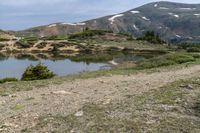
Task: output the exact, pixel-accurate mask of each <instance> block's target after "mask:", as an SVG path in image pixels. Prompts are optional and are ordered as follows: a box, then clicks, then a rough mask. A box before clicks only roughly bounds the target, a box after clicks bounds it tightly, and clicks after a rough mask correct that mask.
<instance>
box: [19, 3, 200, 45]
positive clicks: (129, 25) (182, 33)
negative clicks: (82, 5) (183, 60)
mask: <svg viewBox="0 0 200 133" xmlns="http://www.w3.org/2000/svg"><path fill="white" fill-rule="evenodd" d="M199 18H200V4H185V3H176V2H167V1H162V2H152V3H149V4H145V5H143V6H140V7H137V8H134V9H131V10H128V11H125V12H122V13H119V14H114V15H108V16H105V17H100V18H97V19H91V20H87V21H83V22H79V23H53V24H49V25H44V26H39V27H33V28H29V29H27V30H23V31H19V32H18V33H20V34H21V35H39V36H50V35H66V34H73V33H76V32H80V31H82V30H83V29H84V28H86V27H89V28H92V29H105V30H112V31H114V32H116V33H118V32H121V33H127V34H130V35H132V36H135V37H139V36H141V35H142V34H144V32H146V31H149V30H152V31H155V32H156V33H158V34H160V36H161V37H162V38H163V39H165V40H168V41H171V42H178V41H182V40H184V41H200V19H199Z"/></svg>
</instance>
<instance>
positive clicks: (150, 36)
mask: <svg viewBox="0 0 200 133" xmlns="http://www.w3.org/2000/svg"><path fill="white" fill-rule="evenodd" d="M137 40H145V41H148V42H150V43H155V44H164V43H165V41H164V40H162V39H161V38H160V36H159V35H158V34H155V32H154V31H147V32H146V33H145V34H144V36H143V37H140V38H137Z"/></svg>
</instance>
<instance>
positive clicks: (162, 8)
mask: <svg viewBox="0 0 200 133" xmlns="http://www.w3.org/2000/svg"><path fill="white" fill-rule="evenodd" d="M159 9H161V10H168V9H169V8H167V7H159Z"/></svg>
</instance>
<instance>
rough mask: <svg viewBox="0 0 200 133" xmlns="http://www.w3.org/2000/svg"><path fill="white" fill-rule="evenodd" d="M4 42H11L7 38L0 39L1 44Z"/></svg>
mask: <svg viewBox="0 0 200 133" xmlns="http://www.w3.org/2000/svg"><path fill="white" fill-rule="evenodd" d="M4 41H10V39H7V38H0V42H4Z"/></svg>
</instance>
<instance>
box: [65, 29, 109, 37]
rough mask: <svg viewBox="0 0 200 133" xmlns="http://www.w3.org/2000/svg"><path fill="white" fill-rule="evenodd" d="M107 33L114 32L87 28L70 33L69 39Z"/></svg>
mask: <svg viewBox="0 0 200 133" xmlns="http://www.w3.org/2000/svg"><path fill="white" fill-rule="evenodd" d="M106 33H112V31H107V30H90V29H86V30H83V31H82V32H80V33H76V34H72V35H70V36H69V39H87V38H89V37H92V36H95V35H105V34H106Z"/></svg>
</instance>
